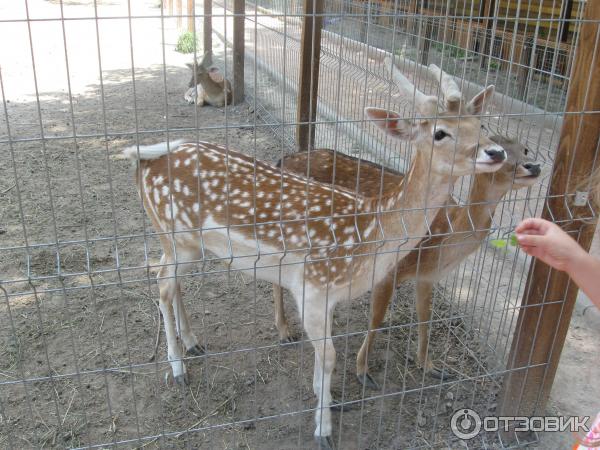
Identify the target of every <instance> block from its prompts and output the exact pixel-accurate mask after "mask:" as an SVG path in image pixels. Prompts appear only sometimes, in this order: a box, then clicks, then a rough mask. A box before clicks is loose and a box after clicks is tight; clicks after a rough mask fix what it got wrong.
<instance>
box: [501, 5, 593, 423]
mask: <svg viewBox="0 0 600 450" xmlns="http://www.w3.org/2000/svg"><path fill="white" fill-rule="evenodd" d="M599 22H600V2H588V3H587V5H586V9H585V13H584V22H583V24H582V26H581V31H580V36H579V40H578V45H577V52H576V59H575V62H574V64H573V67H574V69H573V72H572V78H571V85H570V88H569V96H568V98H567V108H566V112H567V114H565V117H564V119H563V127H562V132H561V137H560V143H559V148H558V150H557V154H556V160H555V162H554V171H553V173H552V181H551V187H550V190H549V192H548V197H547V200H546V204H545V205H544V211H543V215H542V217H544V218H546V219H549V220H554V221H556V222H559V223H561V224H564V225H563V229H565V230H567V231H569V232H572V233H573V235H574V237H576V238H577V239H578V241H579V243H580V244H581V245H582V246H583V248H585V249H586V250H588V249H589V247H590V244H591V241H592V237H593V233H594V229H595V223H589V222H585V221H582V220H581V219H580V218H581V217H584V214H587V216H589V208H586V207H579V206H575V205H574V204H573V195H572V194H573V193H574V192H575V191H576V189H577V186H578V184H579V183H581V182H582V180H585V179H586V178H587V177H589V175H590V172H591V170H592V168H593V166H594V161H595V157H596V152H597V149H598V142H599V139H600V113H599V111H600V83H597V82H596V80H595V78H594V77H595V74H597V73H598V72H599V71H600V55H598V54H597V51H596V49H597V48H598V43H599V37H600V26H599V25H600V24H599ZM577 292H578V291H577V287H576V286H575V285H574V284H573V283H572V282H571V281H570V280H569V278H568V277H567V276H566V275H565V274H564V273H562V272H557V271H555V270H551V269H550V268H549V267H548V266H546V265H545V264H543V263H540V262H536V261H534V262H532V265H531V267H530V271H529V276H528V280H527V284H526V287H525V293H524V295H523V299H522V308H521V310H520V311H519V318H518V322H517V326H516V329H515V334H514V335H513V341H512V345H511V351H510V355H509V360H508V367H507V369H508V372H507V374H506V375H505V377H504V383H503V390H502V392H501V396H500V398H499V405H500V407H499V414H500V415H501V416H532V415H536V414H543V413H544V411H545V408H546V403H547V401H548V397H549V395H550V390H551V388H552V383H553V381H554V376H555V374H556V369H557V366H558V361H559V358H560V354H561V351H562V348H563V345H564V341H565V338H566V335H567V330H568V327H569V322H570V320H571V315H572V312H573V307H574V305H575V300H576V298H577Z"/></svg>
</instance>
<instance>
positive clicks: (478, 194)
mask: <svg viewBox="0 0 600 450" xmlns="http://www.w3.org/2000/svg"><path fill="white" fill-rule="evenodd" d="M490 139H491V140H492V141H494V142H496V143H497V144H498V145H501V146H502V147H503V148H504V150H505V151H506V154H507V160H506V162H505V163H504V165H503V166H502V167H501V168H500V170H498V171H497V172H493V173H481V174H477V175H476V176H475V177H474V179H473V183H472V185H471V190H470V193H469V199H468V201H467V205H465V206H460V205H458V204H457V203H456V202H455V201H454V200H453V199H450V200H449V201H448V207H446V208H444V209H443V210H441V211H440V212H439V213H438V215H437V216H436V217H435V220H434V222H433V224H432V225H431V236H428V237H426V238H425V239H423V240H422V241H421V243H420V244H419V246H418V247H417V248H415V249H413V250H412V251H411V252H410V254H409V255H408V256H407V257H405V258H403V259H402V260H401V261H400V262H399V263H398V267H397V269H396V272H394V271H392V272H391V273H390V274H388V276H387V277H386V278H385V279H384V282H381V283H379V284H378V285H377V286H376V288H375V289H374V291H373V293H372V298H371V317H370V324H369V332H368V334H367V336H366V337H365V340H364V343H363V345H362V347H361V349H360V351H359V353H358V357H357V377H358V379H359V381H360V382H361V383H363V384H365V385H367V386H368V387H371V388H375V389H376V388H377V387H378V386H377V383H375V381H374V380H373V378H372V377H371V376H370V375H369V372H368V369H367V359H368V356H369V354H370V352H371V349H372V346H373V342H374V339H375V336H376V330H377V329H378V328H379V327H380V326H381V322H382V321H383V318H384V316H385V313H386V311H387V309H388V306H389V304H390V301H391V299H392V294H393V292H394V282H395V286H396V287H399V286H400V284H402V283H403V282H404V281H407V280H411V279H415V282H416V302H415V303H416V310H417V321H418V323H419V325H418V329H419V332H418V350H417V363H418V365H419V366H420V367H422V368H424V369H425V370H426V371H427V372H428V373H430V374H431V375H432V376H434V377H438V378H444V377H445V376H446V374H445V373H444V372H443V371H440V370H439V369H437V368H435V367H434V366H433V364H432V362H431V358H430V354H429V352H428V341H429V321H430V319H431V294H432V290H433V285H434V283H436V282H438V281H440V280H441V279H443V278H444V277H445V276H446V275H448V273H450V272H451V271H452V270H454V269H455V268H456V267H457V266H458V265H459V264H460V263H461V262H462V261H464V260H465V258H467V257H468V256H469V255H470V254H472V253H473V252H474V251H476V250H477V249H478V248H479V246H480V245H481V243H482V242H483V241H484V239H485V238H486V236H487V235H488V233H489V230H490V227H491V226H492V217H493V215H494V211H495V209H496V207H497V205H498V203H499V202H500V201H501V200H502V198H503V197H504V196H505V195H506V194H507V193H508V192H509V191H510V190H511V189H521V188H524V187H528V186H531V185H533V184H534V183H535V182H536V181H537V180H538V177H539V175H540V173H541V169H540V165H539V164H536V163H535V161H534V160H533V159H531V158H530V157H529V156H528V154H527V153H528V150H527V148H526V147H525V146H523V145H522V144H520V143H518V142H517V141H515V140H513V139H510V138H507V137H504V136H491V137H490ZM279 165H280V166H281V167H282V168H283V169H284V170H285V171H288V172H293V173H297V174H299V175H303V176H307V177H310V178H311V179H313V180H316V181H320V182H322V183H328V184H331V183H335V184H336V185H338V186H340V187H344V188H347V189H350V190H358V192H359V193H360V194H361V195H362V196H364V197H367V198H369V197H370V198H376V197H377V196H379V193H380V191H383V192H384V193H386V192H389V191H392V190H394V189H396V186H398V185H400V184H402V182H403V179H404V175H403V174H401V173H399V172H396V171H394V170H391V169H388V168H385V169H383V171H382V167H381V165H377V164H374V163H372V162H369V161H364V160H359V159H357V158H353V157H351V156H347V155H343V154H339V153H338V154H336V153H335V152H334V151H333V150H328V149H319V150H314V151H312V152H301V153H294V154H292V155H289V156H286V157H285V158H283V159H282V160H281V162H280V164H279ZM382 172H383V173H382ZM334 175H335V178H334ZM382 176H383V178H382ZM281 291H282V289H281V286H278V285H276V284H274V285H273V299H274V304H275V324H276V326H277V330H278V331H279V338H280V340H281V341H282V342H291V340H292V339H291V337H290V332H289V327H288V323H287V319H286V317H285V312H284V309H283V297H282V292H281Z"/></svg>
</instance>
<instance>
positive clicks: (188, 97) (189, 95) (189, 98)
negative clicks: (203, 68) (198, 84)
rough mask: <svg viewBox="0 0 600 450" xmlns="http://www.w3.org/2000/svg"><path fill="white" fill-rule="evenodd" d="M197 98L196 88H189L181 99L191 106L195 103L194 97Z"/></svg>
mask: <svg viewBox="0 0 600 450" xmlns="http://www.w3.org/2000/svg"><path fill="white" fill-rule="evenodd" d="M197 96H198V93H197V92H196V88H195V87H191V88H189V89H188V90H187V91H185V94H184V96H183V99H184V100H185V101H186V103H188V104H189V105H193V104H194V103H196V97H197Z"/></svg>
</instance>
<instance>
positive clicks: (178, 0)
mask: <svg viewBox="0 0 600 450" xmlns="http://www.w3.org/2000/svg"><path fill="white" fill-rule="evenodd" d="M176 2H177V28H179V29H180V28H181V14H183V5H182V4H181V0H176Z"/></svg>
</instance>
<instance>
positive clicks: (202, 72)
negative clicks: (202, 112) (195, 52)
mask: <svg viewBox="0 0 600 450" xmlns="http://www.w3.org/2000/svg"><path fill="white" fill-rule="evenodd" d="M207 57H208V53H205V54H204V56H203V57H202V60H201V61H200V62H198V61H194V62H193V63H186V66H188V67H189V68H190V69H191V70H192V78H191V79H190V82H189V83H188V87H194V86H196V85H197V84H199V83H200V81H201V80H202V79H204V78H206V77H207V76H208V75H209V74H211V73H214V72H217V71H218V69H217V68H216V67H206V58H207Z"/></svg>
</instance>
